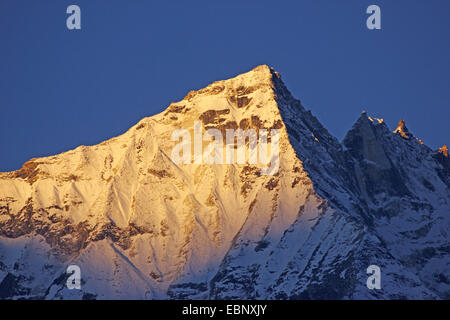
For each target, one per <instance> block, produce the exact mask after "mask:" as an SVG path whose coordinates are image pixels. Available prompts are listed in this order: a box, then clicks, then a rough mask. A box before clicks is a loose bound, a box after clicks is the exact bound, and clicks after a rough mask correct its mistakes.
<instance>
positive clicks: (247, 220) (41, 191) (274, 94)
mask: <svg viewBox="0 0 450 320" xmlns="http://www.w3.org/2000/svg"><path fill="white" fill-rule="evenodd" d="M194 123H200V124H201V129H202V132H204V131H205V130H207V129H209V128H215V129H219V130H220V131H221V132H224V131H225V130H226V129H243V130H246V129H255V130H256V131H258V130H260V129H277V130H279V133H280V136H279V137H280V139H279V170H278V171H277V172H276V173H274V174H273V175H262V174H261V173H260V170H259V167H257V166H256V165H253V164H250V163H245V164H236V163H231V164H217V163H213V164H208V163H193V162H186V163H178V162H176V161H174V160H173V158H172V157H171V153H172V151H173V149H174V146H175V145H176V144H177V143H178V141H175V140H173V139H172V134H173V132H174V131H175V130H179V129H184V130H185V131H184V132H185V133H186V132H188V135H189V134H191V135H192V131H194ZM404 129H405V128H403V129H402V130H403V131H402V132H406V131H405V130H404ZM200 140H202V139H200ZM206 144H207V143H206ZM343 145H344V146H345V148H343ZM343 145H342V144H341V143H339V141H338V140H337V139H336V138H335V137H333V136H332V135H331V134H330V133H329V132H328V131H327V129H326V128H325V127H324V126H323V125H322V124H321V123H320V122H319V120H318V119H317V118H316V117H314V116H313V114H312V113H311V111H307V110H305V108H304V107H303V106H302V105H301V103H300V101H299V100H297V99H295V98H294V97H293V96H292V95H291V93H290V92H289V90H288V89H287V88H286V86H285V85H284V83H283V82H282V81H281V77H280V75H279V74H278V73H277V72H275V71H274V70H273V69H271V68H269V67H268V66H266V65H262V66H258V67H256V68H254V69H253V70H251V71H249V72H247V73H244V74H241V75H238V76H236V77H234V78H232V79H228V80H222V81H216V82H214V83H212V84H211V85H209V86H207V87H206V88H203V89H200V90H197V91H191V92H190V93H189V94H188V95H187V96H186V97H185V98H184V99H183V100H181V101H178V102H174V103H172V104H171V105H169V107H168V108H167V109H166V110H164V111H163V112H161V113H159V114H157V115H154V116H151V117H148V118H144V119H142V120H141V121H139V123H137V124H136V125H135V126H133V127H132V128H130V129H129V130H128V131H127V132H125V133H124V134H122V135H120V136H118V137H114V138H112V139H109V140H107V141H105V142H102V143H100V144H98V145H94V146H80V147H78V148H76V149H74V150H70V151H68V152H64V153H61V154H59V155H55V156H51V157H45V158H36V159H31V160H29V161H28V162H26V163H25V164H24V165H23V168H22V169H21V170H18V171H14V172H8V173H1V174H0V288H2V289H1V290H0V298H1V297H6V298H21V297H25V298H49V299H52V298H55V299H58V298H92V297H95V298H178V299H185V298H194V299H195V298H201V299H207V298H211V299H215V298H241V299H249V298H265V299H274V298H275V299H285V298H291V299H296V298H306V299H309V298H331V299H340V298H380V297H382V298H402V297H407V298H418V297H419V298H423V297H426V298H438V297H441V298H442V297H443V298H445V297H447V296H448V291H449V285H448V281H447V282H445V281H440V280H439V279H444V280H445V279H449V277H448V275H447V274H445V270H444V271H443V270H441V268H442V267H445V266H446V265H447V266H448V265H449V264H450V263H449V261H448V252H447V255H446V250H447V251H448V247H449V244H448V228H447V226H448V225H449V223H448V220H449V219H448V212H449V203H450V201H449V193H450V192H449V187H450V179H449V173H450V161H449V158H448V157H447V156H444V153H445V152H441V153H439V152H437V151H432V150H431V149H430V148H428V147H426V146H425V145H422V144H420V143H417V141H416V139H404V138H403V137H402V136H400V135H399V134H396V133H393V132H392V131H390V130H389V128H388V127H387V125H386V124H385V122H384V121H383V120H382V119H376V118H372V117H369V116H368V115H367V114H366V113H363V114H362V115H361V116H360V117H359V119H358V120H357V121H356V122H355V124H354V125H353V127H352V128H351V130H350V131H349V132H348V133H347V135H346V137H345V139H344V141H343ZM189 149H190V148H189ZM444 151H445V150H444ZM447 152H448V151H447ZM446 214H447V216H446ZM68 264H76V265H78V266H80V268H81V270H82V274H83V286H82V290H79V291H76V290H75V291H74V290H72V291H71V290H68V289H67V288H66V287H65V285H64V284H65V279H66V278H67V275H66V273H65V270H66V267H67V265H68ZM371 264H377V265H379V266H380V267H381V268H382V270H383V279H384V280H383V286H384V287H383V291H374V290H372V291H370V290H367V287H366V278H367V275H366V269H367V266H369V265H371ZM444 269H445V268H444ZM446 270H448V268H447V269H446ZM446 294H447V296H446Z"/></svg>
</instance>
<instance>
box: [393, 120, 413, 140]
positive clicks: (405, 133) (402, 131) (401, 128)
mask: <svg viewBox="0 0 450 320" xmlns="http://www.w3.org/2000/svg"><path fill="white" fill-rule="evenodd" d="M394 133H398V134H399V135H400V136H402V137H403V138H405V139H409V138H411V137H412V134H411V133H410V132H409V130H408V128H407V127H406V122H405V120H403V119H402V120H400V121H399V122H398V125H397V129H395V130H394Z"/></svg>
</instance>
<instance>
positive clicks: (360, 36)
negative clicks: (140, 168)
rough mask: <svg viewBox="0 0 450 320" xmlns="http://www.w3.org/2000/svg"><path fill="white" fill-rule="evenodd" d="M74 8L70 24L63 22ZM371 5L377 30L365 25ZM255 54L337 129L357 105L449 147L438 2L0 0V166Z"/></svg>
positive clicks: (444, 25) (80, 138) (444, 7)
mask: <svg viewBox="0 0 450 320" xmlns="http://www.w3.org/2000/svg"><path fill="white" fill-rule="evenodd" d="M70 4H77V5H79V6H80V7H81V11H82V30H80V31H69V30H68V29H67V28H66V17H67V14H66V8H67V6H68V5H70ZM371 4H377V5H379V6H380V7H381V15H382V30H380V31H378V30H375V31H370V30H368V29H367V28H366V18H367V17H368V15H367V14H366V13H365V11H366V8H367V7H368V6H369V5H371ZM259 64H268V65H270V66H272V67H274V68H275V69H276V70H277V71H278V72H280V73H281V75H282V77H283V80H284V82H285V83H286V85H287V86H288V88H289V89H290V90H291V92H292V93H293V94H294V96H296V97H297V98H299V99H300V100H301V101H302V102H303V105H304V106H305V107H306V108H308V109H311V110H312V112H313V113H314V114H315V115H316V116H317V117H318V118H319V120H320V121H321V122H322V123H323V124H324V125H325V126H326V127H327V128H328V129H329V131H330V132H331V133H332V134H334V135H335V136H336V137H337V138H338V139H340V140H341V139H342V138H343V137H344V135H345V133H346V132H347V130H348V129H350V127H351V126H352V124H353V122H354V121H355V120H356V119H357V118H358V117H359V115H360V113H361V111H362V110H363V109H365V110H367V111H368V113H369V114H370V115H373V116H376V117H382V118H384V119H385V121H386V122H387V123H388V125H389V126H390V127H391V128H392V129H394V128H395V125H396V123H397V122H398V121H399V119H401V118H403V119H405V120H406V123H407V126H408V128H409V129H410V130H411V131H412V132H413V133H414V134H415V135H416V136H418V137H419V138H421V139H423V141H424V142H425V143H426V144H427V145H429V146H430V147H433V148H437V147H439V146H441V145H443V144H448V143H450V128H449V125H448V121H449V118H450V112H449V109H450V1H448V0H408V1H402V0H396V1H392V0H390V1H375V0H371V1H366V0H304V1H260V0H259V1H255V0H254V1H245V0H240V1H222V3H219V1H194V0H193V1H143V0H133V1H129V0H128V1H126V0H109V1H106V0H104V1H99V0H72V1H65V0H40V1H35V0H29V1H23V0H0V171H9V170H15V169H19V168H20V167H21V166H22V164H23V162H25V161H26V160H28V159H29V158H32V157H38V156H46V155H52V154H57V153H60V152H63V151H66V150H69V149H72V148H75V147H77V146H78V145H81V144H84V145H92V144H96V143H99V142H101V141H103V140H105V139H108V138H111V137H113V136H116V135H119V134H121V133H123V132H124V131H126V130H127V129H128V128H129V127H130V126H132V125H134V124H135V123H136V122H138V121H139V120H140V119H141V118H142V117H145V116H150V115H153V114H155V113H158V112H160V111H162V110H163V109H165V108H166V107H167V106H168V105H169V103H170V102H171V101H177V100H180V99H182V98H183V97H184V96H185V94H186V93H187V92H188V91H190V90H192V89H200V88H202V87H204V86H205V85H207V84H209V83H211V82H213V81H215V80H220V79H226V78H229V77H232V76H235V75H237V74H239V73H242V72H246V71H248V70H250V69H252V68H253V67H255V66H257V65H259Z"/></svg>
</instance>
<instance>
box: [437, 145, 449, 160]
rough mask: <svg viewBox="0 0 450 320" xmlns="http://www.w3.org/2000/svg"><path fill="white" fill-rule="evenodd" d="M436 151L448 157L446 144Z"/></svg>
mask: <svg viewBox="0 0 450 320" xmlns="http://www.w3.org/2000/svg"><path fill="white" fill-rule="evenodd" d="M438 152H439V153H440V154H442V155H443V156H444V157H447V158H448V147H447V145H445V144H444V145H443V146H442V147H440V148H439V150H438Z"/></svg>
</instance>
